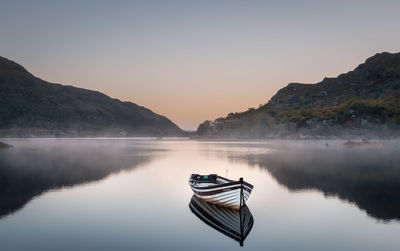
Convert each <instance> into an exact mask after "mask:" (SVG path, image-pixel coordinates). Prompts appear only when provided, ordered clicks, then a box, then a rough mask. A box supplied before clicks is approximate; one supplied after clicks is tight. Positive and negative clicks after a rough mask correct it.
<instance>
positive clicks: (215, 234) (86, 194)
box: [0, 139, 400, 250]
mask: <svg viewBox="0 0 400 251" xmlns="http://www.w3.org/2000/svg"><path fill="white" fill-rule="evenodd" d="M2 141H4V142H6V143H8V144H12V145H14V147H13V148H9V149H2V150H0V249H1V250H27V249H29V250H71V249H72V250H88V249H90V250H110V249H113V250H132V249H133V250H135V249H137V250H204V249H210V250H215V249H238V250H239V249H240V250H243V249H246V250H265V249H270V250H312V249H314V250H315V249H316V250H321V249H323V250H339V249H341V250H377V249H381V250H397V248H398V246H399V245H400V240H398V237H397V233H399V231H400V222H399V220H400V213H399V212H400V210H399V209H400V196H399V195H398V191H399V188H400V172H399V171H400V167H399V165H398V163H400V156H399V154H398V153H399V152H400V151H399V150H400V144H399V142H397V141H384V142H377V143H374V142H371V144H366V145H350V146H345V145H344V143H345V141H322V140H321V141H253V142H246V141H241V142H223V141H190V140H183V139H165V140H155V139H5V140H2ZM192 173H200V174H210V173H217V174H219V175H221V176H227V177H228V178H230V179H234V180H237V179H239V178H240V177H243V178H244V179H245V181H247V182H249V183H251V184H253V185H254V190H253V192H252V194H251V196H250V198H249V200H248V202H247V207H248V215H251V217H252V218H251V219H252V221H254V224H253V223H251V228H250V231H249V232H248V233H247V237H246V239H245V241H244V246H243V247H240V245H239V244H238V242H237V239H235V238H234V237H229V236H230V235H229V234H228V235H227V234H226V233H223V232H220V231H219V230H218V228H215V227H212V226H210V224H208V223H207V222H206V221H205V219H207V218H204V215H199V214H195V213H193V210H192V209H193V208H192V209H190V208H189V204H190V203H192V196H193V193H192V191H191V189H190V187H189V184H188V178H189V176H190V174H192ZM212 213H213V214H214V215H215V214H222V215H224V214H225V213H224V211H223V210H222V211H221V210H217V211H213V212H212ZM211 215H212V214H211ZM232 215H234V214H232ZM206 216H207V217H211V216H210V215H206ZM365 236H368V238H365Z"/></svg>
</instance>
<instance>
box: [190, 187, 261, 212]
mask: <svg viewBox="0 0 400 251" xmlns="http://www.w3.org/2000/svg"><path fill="white" fill-rule="evenodd" d="M189 183H190V185H191V188H192V190H193V192H194V194H195V195H196V196H197V197H198V198H200V199H202V200H205V201H207V202H210V203H213V204H216V205H220V206H224V207H229V208H233V209H236V210H239V209H240V206H241V205H242V204H244V203H245V202H246V201H247V199H248V198H249V197H250V194H251V191H252V189H253V186H252V185H250V184H248V183H247V182H240V181H229V182H227V183H225V184H218V185H209V186H204V184H203V185H201V184H195V183H193V182H189Z"/></svg>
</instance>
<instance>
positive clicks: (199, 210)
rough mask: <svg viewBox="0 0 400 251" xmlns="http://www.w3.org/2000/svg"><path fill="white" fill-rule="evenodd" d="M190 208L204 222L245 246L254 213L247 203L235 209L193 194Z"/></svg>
mask: <svg viewBox="0 0 400 251" xmlns="http://www.w3.org/2000/svg"><path fill="white" fill-rule="evenodd" d="M189 208H190V210H191V211H192V213H193V214H194V215H196V216H197V217H198V218H199V219H200V220H202V221H203V222H204V223H206V224H207V225H209V226H210V227H212V228H214V229H216V230H217V231H219V232H221V233H223V234H225V235H226V236H229V237H230V238H232V239H234V240H236V241H238V242H239V243H240V246H243V242H244V240H245V239H246V237H247V236H248V235H249V233H250V231H251V229H252V228H253V224H254V219H253V215H252V214H251V212H250V209H249V208H248V207H247V206H246V205H243V206H242V207H241V208H240V210H235V209H232V208H227V207H223V206H218V205H215V204H212V203H209V202H206V201H204V200H202V199H199V198H198V197H197V196H195V195H193V196H192V199H191V200H190V203H189Z"/></svg>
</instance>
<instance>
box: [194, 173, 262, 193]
mask: <svg viewBox="0 0 400 251" xmlns="http://www.w3.org/2000/svg"><path fill="white" fill-rule="evenodd" d="M217 178H220V179H223V180H226V181H229V182H228V183H225V184H217V185H213V186H204V187H195V188H196V189H199V190H202V189H213V188H219V187H224V186H231V185H237V184H240V181H234V180H229V179H226V178H223V177H221V176H217ZM200 183H210V182H200ZM211 184H212V183H211ZM190 185H191V186H192V187H193V186H194V185H192V184H190ZM243 185H245V186H248V187H249V188H250V189H251V190H252V189H253V188H254V186H253V185H252V184H250V183H247V182H246V181H243Z"/></svg>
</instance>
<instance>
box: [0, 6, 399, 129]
mask: <svg viewBox="0 0 400 251" xmlns="http://www.w3.org/2000/svg"><path fill="white" fill-rule="evenodd" d="M399 13H400V1H283V0H281V1H251V0H248V1H235V0H231V1H222V0H215V1H206V0H202V1H189V0H187V1H168V0H163V1H100V0H99V1H57V0H53V1H41V0H37V1H18V0H13V1H3V0H0V34H1V35H0V56H3V57H6V58H9V59H11V60H13V61H15V62H17V63H19V64H21V65H23V66H24V67H25V68H26V69H27V70H28V71H30V72H31V73H32V74H34V75H35V76H38V77H40V78H42V79H44V80H46V81H49V82H53V83H61V84H66V85H74V86H77V87H81V88H87V89H92V90H97V91H101V92H104V93H105V94H107V95H109V96H111V97H113V98H118V99H120V100H123V101H131V102H134V103H136V104H138V105H142V106H145V107H147V108H149V109H151V110H152V111H154V112H156V113H158V114H162V115H165V116H167V117H168V118H169V119H171V120H172V121H173V122H175V123H176V124H177V125H178V126H180V127H181V128H182V129H185V130H195V129H196V128H197V126H198V124H199V123H201V122H203V121H204V120H213V119H216V118H218V117H224V116H226V115H227V114H228V113H230V112H239V111H245V110H247V109H248V108H250V107H258V106H259V105H260V104H265V103H267V102H268V100H269V99H270V98H271V97H272V96H273V95H274V94H275V93H276V92H277V91H278V90H279V89H280V88H282V87H284V86H286V85H287V84H288V83H290V82H298V83H316V82H319V81H321V80H322V79H323V78H324V77H335V76H337V75H339V74H341V73H344V72H347V71H350V70H352V69H354V68H355V67H356V66H357V65H359V64H360V63H362V62H364V61H365V59H366V58H368V57H370V56H373V55H374V54H376V53H378V52H383V51H388V52H400V32H399V31H400V15H399Z"/></svg>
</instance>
